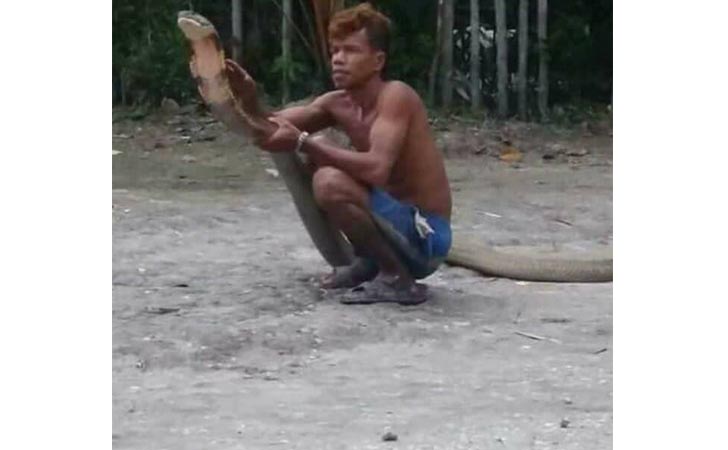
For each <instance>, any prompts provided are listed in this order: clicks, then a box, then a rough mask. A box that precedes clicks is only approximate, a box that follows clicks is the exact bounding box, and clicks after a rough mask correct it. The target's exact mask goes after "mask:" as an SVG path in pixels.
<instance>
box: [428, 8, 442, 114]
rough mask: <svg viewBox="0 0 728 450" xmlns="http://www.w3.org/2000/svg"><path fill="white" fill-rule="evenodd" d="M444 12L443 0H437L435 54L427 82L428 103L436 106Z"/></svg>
mask: <svg viewBox="0 0 728 450" xmlns="http://www.w3.org/2000/svg"><path fill="white" fill-rule="evenodd" d="M442 14H443V0H438V1H437V28H436V31H435V55H434V56H433V57H432V64H430V75H429V79H428V83H427V103H429V104H430V106H435V88H436V85H437V68H438V66H439V64H440V55H441V54H442Z"/></svg>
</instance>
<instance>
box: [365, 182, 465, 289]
mask: <svg viewBox="0 0 728 450" xmlns="http://www.w3.org/2000/svg"><path fill="white" fill-rule="evenodd" d="M369 207H370V208H371V212H372V216H373V218H374V222H375V223H376V224H377V227H378V228H379V229H380V231H381V232H382V234H383V235H384V237H385V239H386V240H387V242H389V244H390V245H391V246H392V248H394V250H395V252H396V253H397V254H398V256H399V257H400V259H401V260H402V262H403V263H404V264H405V265H406V266H407V268H408V269H409V270H410V273H411V274H412V276H413V277H414V278H417V279H420V278H425V277H426V276H428V275H430V274H432V273H433V272H434V271H435V270H437V268H438V267H439V266H440V264H442V263H443V262H444V261H445V257H446V256H447V253H448V252H449V251H450V244H451V243H452V234H451V231H450V222H448V221H447V220H445V219H444V218H442V217H440V216H438V215H437V214H431V213H427V212H422V211H419V209H418V208H417V207H416V206H414V205H411V204H409V203H404V202H400V201H399V200H397V199H396V198H394V197H392V196H391V195H389V194H388V193H387V192H385V191H383V190H381V189H377V188H373V189H372V190H371V191H370V193H369Z"/></svg>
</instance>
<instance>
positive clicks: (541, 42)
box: [538, 0, 549, 122]
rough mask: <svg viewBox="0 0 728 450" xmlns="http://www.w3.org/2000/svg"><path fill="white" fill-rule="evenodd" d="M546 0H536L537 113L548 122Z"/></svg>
mask: <svg viewBox="0 0 728 450" xmlns="http://www.w3.org/2000/svg"><path fill="white" fill-rule="evenodd" d="M547 23H548V0H538V111H539V113H540V114H541V120H542V121H544V122H545V121H546V120H548V116H549V110H548V104H549V66H548V59H549V52H548V46H547V45H546V37H547V28H546V25H547Z"/></svg>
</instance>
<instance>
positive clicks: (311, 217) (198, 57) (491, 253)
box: [177, 11, 612, 282]
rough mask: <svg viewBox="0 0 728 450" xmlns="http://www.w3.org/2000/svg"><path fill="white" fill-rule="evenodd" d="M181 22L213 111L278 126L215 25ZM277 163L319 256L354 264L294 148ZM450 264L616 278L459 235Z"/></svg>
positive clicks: (599, 265) (558, 277)
mask: <svg viewBox="0 0 728 450" xmlns="http://www.w3.org/2000/svg"><path fill="white" fill-rule="evenodd" d="M177 25H178V26H179V28H180V29H181V30H182V32H183V33H184V35H185V37H186V38H187V40H188V41H189V44H190V48H191V53H192V56H191V60H190V71H191V73H192V76H193V77H194V79H195V81H196V82H197V87H198V90H199V92H200V95H201V96H202V98H203V100H204V101H205V103H206V104H207V105H208V106H209V108H210V110H211V112H212V114H213V115H214V116H215V117H216V118H217V119H219V120H220V121H222V122H223V123H224V124H225V125H226V126H227V127H228V128H229V129H230V130H231V131H233V132H234V133H237V134H240V135H243V136H245V137H248V138H250V137H253V138H260V137H266V136H269V135H271V134H272V133H273V132H274V131H275V127H276V125H275V124H274V123H272V122H270V121H269V120H268V119H267V118H268V116H269V113H268V112H267V111H266V109H265V108H264V107H263V105H261V104H260V102H259V100H258V97H257V95H256V93H255V89H254V86H255V82H254V81H253V80H252V78H246V82H247V83H250V89H247V90H246V91H245V92H244V93H242V94H238V95H236V94H235V93H234V92H233V90H232V89H231V87H230V82H229V81H228V78H227V75H226V71H225V53H224V51H223V49H222V45H221V43H220V38H219V35H218V33H217V31H216V30H215V27H214V26H213V25H212V23H210V21H209V20H207V19H206V18H204V17H202V16H201V15H199V14H197V13H194V12H191V11H180V12H179V13H178V16H177ZM271 156H272V158H273V163H274V164H275V166H276V169H277V170H278V172H279V174H280V176H281V178H282V179H283V181H284V183H285V185H286V187H287V188H288V191H289V192H290V194H291V196H292V198H293V203H294V204H295V207H296V210H297V211H298V214H299V216H300V218H301V220H302V222H303V225H304V227H305V228H306V231H307V232H308V234H309V236H310V237H311V240H312V241H313V243H314V245H315V246H316V248H317V249H318V251H319V253H321V256H323V258H324V259H325V260H326V261H327V262H328V263H329V264H330V265H332V266H333V267H340V266H345V265H348V264H350V263H351V262H352V261H353V253H354V252H353V249H352V247H351V244H350V243H349V242H348V241H347V240H346V239H345V238H344V236H343V235H342V233H341V232H340V231H338V230H337V229H335V228H334V227H333V226H332V225H331V223H330V222H329V220H328V219H327V218H326V216H325V214H324V213H323V211H321V209H319V208H318V206H317V204H316V201H315V199H314V197H313V190H312V185H311V175H310V174H309V173H308V171H306V170H305V167H304V165H303V162H302V161H301V159H300V158H299V157H298V155H296V154H295V153H294V152H273V153H271ZM446 262H447V263H448V264H451V265H456V266H462V267H466V268H469V269H473V270H476V271H478V272H480V273H482V274H484V275H488V276H495V277H505V278H512V279H518V280H530V281H561V282H605V281H611V280H612V259H611V258H605V259H566V258H561V257H553V258H545V257H536V256H530V255H528V256H527V255H515V254H508V253H503V252H500V251H496V250H495V249H494V248H492V247H490V246H489V245H486V244H484V243H481V242H479V241H477V240H475V239H472V238H468V237H464V236H458V235H455V236H454V237H453V244H452V248H451V250H450V253H449V254H448V257H447V259H446Z"/></svg>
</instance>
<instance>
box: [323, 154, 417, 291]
mask: <svg viewBox="0 0 728 450" xmlns="http://www.w3.org/2000/svg"><path fill="white" fill-rule="evenodd" d="M313 192H314V197H315V198H316V202H317V203H318V205H319V206H320V207H321V208H322V209H323V210H324V211H326V213H327V215H328V217H329V218H330V219H331V221H332V222H333V223H334V225H335V226H336V227H337V228H339V229H340V230H341V231H342V232H343V233H344V234H345V235H346V237H347V238H349V240H350V241H351V243H352V244H353V245H354V248H355V249H356V250H357V252H358V253H361V254H362V255H364V256H367V257H369V258H371V259H373V260H375V261H376V262H377V263H378V264H379V268H380V269H381V274H382V275H383V276H384V277H386V278H387V279H388V280H389V281H391V282H392V283H393V284H396V286H397V287H403V288H404V287H409V286H412V285H414V279H413V278H412V276H411V275H410V273H409V271H408V270H407V268H406V267H405V266H404V264H403V263H402V261H400V259H399V258H398V257H397V255H396V253H395V252H394V250H393V249H392V248H391V247H390V246H389V244H388V243H387V241H386V240H385V239H384V237H383V236H382V235H381V233H380V232H379V229H378V228H377V226H376V225H375V223H374V221H373V219H372V217H371V213H370V212H369V191H368V190H367V189H366V187H364V186H363V185H362V184H360V183H358V182H357V181H356V180H354V179H353V178H352V177H350V176H349V175H347V174H346V173H344V172H342V171H341V170H338V169H335V168H333V167H322V168H320V169H318V170H317V171H316V173H315V174H314V176H313ZM361 281H366V280H361ZM357 284H358V283H357Z"/></svg>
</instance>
